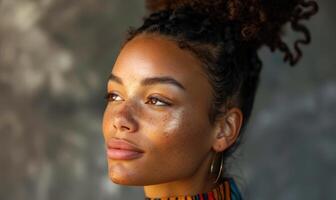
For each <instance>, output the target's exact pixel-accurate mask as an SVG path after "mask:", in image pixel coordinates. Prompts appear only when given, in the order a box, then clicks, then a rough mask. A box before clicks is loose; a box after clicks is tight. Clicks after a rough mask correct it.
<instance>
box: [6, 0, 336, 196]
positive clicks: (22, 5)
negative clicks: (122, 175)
mask: <svg viewBox="0 0 336 200" xmlns="http://www.w3.org/2000/svg"><path fill="white" fill-rule="evenodd" d="M319 4H320V12H319V14H318V15H317V16H315V17H314V18H313V19H312V20H311V21H309V22H308V23H306V24H307V25H309V27H310V29H311V33H312V44H311V45H310V46H308V47H306V48H304V49H303V54H304V56H303V59H302V60H301V62H300V64H299V65H297V66H296V67H295V68H290V67H289V65H287V64H283V62H282V55H281V54H280V53H279V52H277V53H273V54H272V53H270V51H269V50H268V49H266V48H264V49H261V51H260V56H261V58H262V60H263V61H264V69H263V71H262V75H261V76H262V79H261V83H260V87H259V91H258V94H257V98H256V102H255V107H254V111H253V115H252V118H251V121H250V125H249V129H248V131H247V132H246V134H247V137H246V140H245V143H244V144H243V145H242V148H241V150H240V151H239V152H238V153H237V154H236V158H235V159H234V160H233V165H232V172H233V173H234V174H235V175H236V177H237V182H238V183H239V184H240V185H241V190H242V191H243V192H244V194H245V196H246V197H247V199H258V200H259V199H260V200H261V199H265V200H266V199H279V200H280V199H286V200H291V199H295V200H297V199H305V200H312V199H336V193H335V192H334V188H335V187H336V172H335V171H336V170H335V168H336V135H335V129H336V125H335V122H336V121H335V119H336V78H335V77H336V66H335V65H336V61H335V58H336V47H335V45H336V38H335V35H336V34H335V27H336V26H335V25H336V24H335V21H334V20H333V19H335V17H336V16H335V12H333V9H334V8H336V7H335V4H336V3H335V2H334V1H332V0H324V1H320V2H319ZM143 14H144V8H143V1H130V0H124V1H122V0H110V1H103V0H81V1H66V0H57V1H56V0H1V1H0V91H1V95H0V96H1V97H0V147H1V151H0V169H1V170H0V199H4V200H26V199H27V200H28V199H29V200H30V199H34V200H45V199H50V200H53V199H55V200H56V199H57V200H58V199H62V200H70V199H71V200H75V199H81V200H90V199H97V200H105V199H113V200H118V199H143V192H142V188H140V187H120V186H118V185H115V184H113V183H111V182H110V181H109V179H108V177H107V163H106V161H105V152H104V146H103V138H102V134H101V118H102V112H103V109H104V106H105V101H104V99H103V96H104V92H105V84H106V79H107V76H108V74H109V72H110V70H111V66H112V65H113V63H114V60H115V57H116V54H117V52H118V50H119V46H120V42H121V39H122V38H123V36H124V33H125V31H126V29H127V27H128V26H130V25H139V24H140V22H141V21H140V20H141V17H142V16H143ZM295 37H297V35H295V34H292V32H288V35H287V37H286V39H288V41H292V40H293V38H295Z"/></svg>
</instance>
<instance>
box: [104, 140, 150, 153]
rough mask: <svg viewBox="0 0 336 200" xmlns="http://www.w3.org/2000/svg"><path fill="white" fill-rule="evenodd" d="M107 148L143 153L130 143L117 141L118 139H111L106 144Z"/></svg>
mask: <svg viewBox="0 0 336 200" xmlns="http://www.w3.org/2000/svg"><path fill="white" fill-rule="evenodd" d="M107 148H109V149H124V150H129V151H136V152H140V153H143V152H144V151H143V150H141V149H140V148H138V147H137V146H136V145H135V144H133V143H132V142H129V141H127V140H125V139H118V138H111V139H110V140H109V141H108V142H107Z"/></svg>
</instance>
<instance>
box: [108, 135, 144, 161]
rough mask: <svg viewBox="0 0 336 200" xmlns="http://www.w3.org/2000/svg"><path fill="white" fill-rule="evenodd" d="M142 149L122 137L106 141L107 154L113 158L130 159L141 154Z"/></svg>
mask: <svg viewBox="0 0 336 200" xmlns="http://www.w3.org/2000/svg"><path fill="white" fill-rule="evenodd" d="M143 153H144V151H143V150H141V149H140V148H138V147H137V146H136V145H134V144H133V143H130V142H128V141H126V140H124V139H116V138H112V139H110V140H109V141H108V142H107V156H108V157H109V158H110V159H114V160H132V159H136V158H139V157H141V156H142V155H143Z"/></svg>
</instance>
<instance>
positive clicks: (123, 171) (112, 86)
mask: <svg viewBox="0 0 336 200" xmlns="http://www.w3.org/2000/svg"><path fill="white" fill-rule="evenodd" d="M112 73H113V74H114V75H116V76H118V77H120V78H121V79H122V81H123V83H124V84H123V85H120V84H118V83H116V82H109V83H108V91H109V92H111V91H116V92H117V93H118V95H119V96H120V98H121V99H122V100H121V101H113V102H112V101H111V102H109V103H108V105H107V107H106V110H105V113H104V117H103V135H104V139H105V142H106V141H108V140H109V139H110V138H111V137H119V138H125V139H127V140H129V141H132V142H133V143H135V144H136V145H137V146H138V147H139V148H141V149H142V150H144V151H145V153H144V155H143V156H142V157H141V158H138V159H134V160H127V161H126V160H111V159H109V158H108V170H109V177H110V178H111V180H112V181H113V182H115V183H117V184H123V185H137V186H145V187H144V190H145V193H146V195H147V196H162V195H164V196H168V195H175V194H185V193H186V192H187V193H189V194H190V193H198V192H200V191H208V190H209V189H210V188H211V187H212V184H211V182H209V180H208V179H209V177H208V170H209V166H210V162H211V158H212V156H213V151H212V145H213V143H214V140H215V139H214V138H215V136H214V133H213V132H214V131H213V130H214V128H213V127H212V126H211V125H210V123H209V121H208V117H207V116H208V111H209V108H210V102H211V98H212V97H211V93H210V91H211V86H210V84H209V83H208V80H207V78H206V76H205V75H204V72H203V71H202V68H201V63H200V62H199V60H197V59H196V58H195V57H194V56H193V55H192V54H191V53H190V52H188V51H186V50H181V49H180V48H178V46H177V45H176V44H175V43H174V42H173V41H170V40H168V39H166V38H163V37H162V36H150V35H139V36H137V37H135V38H134V39H132V40H131V41H129V42H128V43H127V44H126V45H125V46H124V47H123V49H122V50H121V52H120V54H119V55H118V57H117V60H116V62H115V65H114V66H113V68H112ZM153 76H171V77H173V78H174V79H176V80H177V81H179V82H180V83H182V84H183V85H184V87H185V88H186V91H183V90H181V89H179V88H177V87H175V86H172V85H168V84H157V85H152V86H141V85H140V81H141V80H142V79H144V78H148V77H153ZM152 94H160V96H162V97H166V98H168V99H170V100H172V101H171V102H172V105H171V106H158V105H155V104H148V103H146V102H147V101H148V97H149V96H150V95H152Z"/></svg>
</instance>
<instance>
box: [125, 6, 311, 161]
mask: <svg viewBox="0 0 336 200" xmlns="http://www.w3.org/2000/svg"><path fill="white" fill-rule="evenodd" d="M146 7H147V9H148V11H149V13H147V15H146V16H145V17H144V18H143V21H144V22H143V24H142V25H141V26H140V27H138V28H134V27H130V29H129V31H128V35H127V37H126V40H125V42H124V43H123V45H125V44H126V43H127V42H128V41H130V40H131V39H132V38H134V37H136V36H137V35H139V34H154V35H160V36H164V37H166V38H168V39H170V40H173V41H174V42H176V44H177V45H178V46H179V47H180V48H182V49H186V50H189V51H190V52H192V53H193V54H194V55H195V56H196V57H197V58H198V59H200V61H202V63H203V66H202V67H203V68H204V70H205V72H206V74H207V75H208V80H209V83H210V84H211V86H212V94H213V103H212V106H211V110H210V111H209V121H210V123H211V124H213V123H214V122H215V121H216V120H217V119H218V117H220V116H221V115H222V114H224V113H225V111H226V109H228V108H230V107H232V106H236V107H239V108H240V109H241V111H242V113H243V124H242V128H241V131H240V133H239V136H238V138H237V140H236V142H235V143H234V144H233V145H231V146H230V147H229V148H228V149H226V150H225V151H224V152H223V154H224V156H225V159H226V158H228V157H229V156H230V155H231V154H232V153H233V152H234V151H235V149H236V148H237V147H238V146H239V143H240V142H241V138H242V135H243V133H244V132H245V127H246V125H247V122H248V120H249V117H250V114H251V111H252V107H253V102H254V98H255V94H256V91H257V87H258V84H259V75H260V71H261V68H262V62H261V60H260V58H259V56H258V54H257V50H258V49H259V48H260V47H261V46H262V45H266V46H268V47H269V48H270V50H271V51H272V52H273V51H275V50H276V49H279V50H280V51H281V52H283V53H284V61H285V62H286V61H289V64H290V65H291V66H294V65H296V63H297V62H298V61H299V60H300V58H301V56H302V53H301V50H300V47H299V44H308V43H310V33H309V31H308V29H307V28H306V26H304V25H302V24H300V23H299V21H300V20H302V19H309V18H310V17H311V16H312V15H314V14H316V13H317V11H318V5H317V3H316V2H314V1H308V2H305V1H304V0H268V1H266V0H244V1H243V0H207V1H204V0H147V1H146ZM304 9H308V10H306V11H304ZM287 22H290V24H291V27H292V29H293V30H294V31H298V32H302V33H303V34H304V38H303V39H297V40H296V41H295V42H294V49H295V52H296V54H295V55H294V53H293V52H291V51H290V49H289V47H288V46H287V44H286V43H285V42H283V41H282V39H281V36H282V34H283V32H282V27H283V25H284V24H286V23H287ZM223 107H224V109H223Z"/></svg>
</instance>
